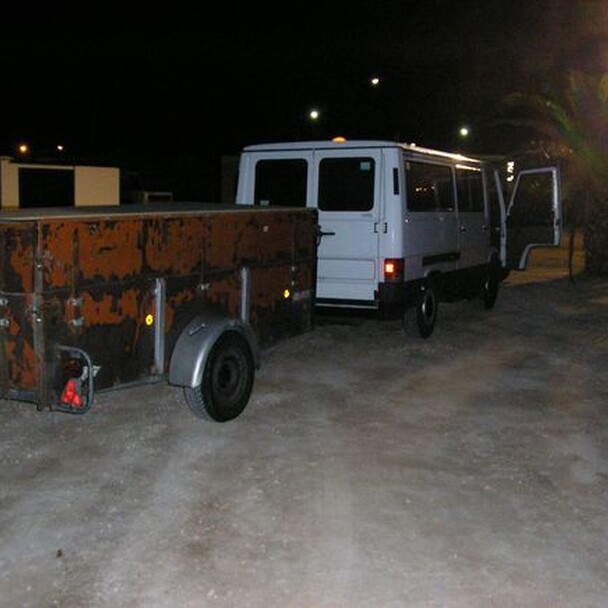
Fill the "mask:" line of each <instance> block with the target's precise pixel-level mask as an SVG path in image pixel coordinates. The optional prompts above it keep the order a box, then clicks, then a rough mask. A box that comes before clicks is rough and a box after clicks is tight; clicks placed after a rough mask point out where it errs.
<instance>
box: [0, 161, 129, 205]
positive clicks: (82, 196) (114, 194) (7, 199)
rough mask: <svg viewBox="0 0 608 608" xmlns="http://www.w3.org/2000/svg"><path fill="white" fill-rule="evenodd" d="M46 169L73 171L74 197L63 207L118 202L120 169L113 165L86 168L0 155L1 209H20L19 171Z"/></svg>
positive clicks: (113, 203)
mask: <svg viewBox="0 0 608 608" xmlns="http://www.w3.org/2000/svg"><path fill="white" fill-rule="evenodd" d="M22 168H24V169H45V170H57V171H66V170H71V171H73V172H74V200H73V201H66V206H71V205H72V202H73V204H74V206H75V207H87V206H93V205H119V204H120V169H118V168H116V167H89V166H83V165H76V166H66V165H44V164H31V163H18V162H13V161H12V159H10V158H7V157H4V158H0V206H1V208H2V209H17V208H19V206H20V204H19V170H20V169H22Z"/></svg>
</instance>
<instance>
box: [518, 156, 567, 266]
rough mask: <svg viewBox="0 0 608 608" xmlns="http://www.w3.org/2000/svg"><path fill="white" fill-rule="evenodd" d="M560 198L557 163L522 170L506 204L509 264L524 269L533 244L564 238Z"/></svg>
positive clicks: (541, 244)
mask: <svg viewBox="0 0 608 608" xmlns="http://www.w3.org/2000/svg"><path fill="white" fill-rule="evenodd" d="M561 233H562V226H561V201H560V188H559V173H558V170H557V168H556V167H543V168H539V169H527V170H523V171H521V172H520V173H519V174H518V176H517V178H516V181H515V186H514V188H513V191H512V194H511V198H510V200H509V205H508V207H507V251H506V258H507V265H508V267H509V268H511V269H514V270H525V268H526V264H527V262H528V256H529V254H530V251H531V250H532V249H533V248H534V247H549V246H557V245H559V244H560V242H561Z"/></svg>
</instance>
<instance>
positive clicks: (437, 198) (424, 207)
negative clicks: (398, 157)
mask: <svg viewBox="0 0 608 608" xmlns="http://www.w3.org/2000/svg"><path fill="white" fill-rule="evenodd" d="M405 173H406V181H407V207H408V210H409V211H438V210H444V211H449V210H453V209H454V182H453V180H452V169H451V168H450V167H446V166H444V165H433V164H430V163H419V162H409V161H406V163H405Z"/></svg>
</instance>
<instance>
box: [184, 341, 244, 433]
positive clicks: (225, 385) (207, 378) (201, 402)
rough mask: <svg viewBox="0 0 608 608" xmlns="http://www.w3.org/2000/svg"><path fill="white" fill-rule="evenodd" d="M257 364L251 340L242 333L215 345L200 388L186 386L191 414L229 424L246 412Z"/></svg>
mask: <svg viewBox="0 0 608 608" xmlns="http://www.w3.org/2000/svg"><path fill="white" fill-rule="evenodd" d="M254 374H255V365H254V362H253V356H252V354H251V349H250V348H249V344H248V343H247V340H246V339H245V338H244V337H243V336H241V335H240V334H239V333H238V332H235V331H230V332H226V333H225V334H223V335H222V336H221V337H220V338H219V339H218V340H217V342H216V343H215V344H214V345H213V348H212V349H211V352H210V354H209V357H208V359H207V363H206V364H205V369H204V371H203V378H202V381H201V383H200V384H199V385H198V386H194V387H185V388H184V395H185V397H186V402H187V403H188V407H189V408H190V410H191V412H192V413H193V414H194V415H195V416H197V417H198V418H203V419H206V420H213V421H215V422H226V421H228V420H232V419H233V418H236V417H237V416H238V415H239V414H241V412H242V411H243V410H244V409H245V406H246V405H247V402H248V401H249V397H250V395H251V390H252V388H253V379H254Z"/></svg>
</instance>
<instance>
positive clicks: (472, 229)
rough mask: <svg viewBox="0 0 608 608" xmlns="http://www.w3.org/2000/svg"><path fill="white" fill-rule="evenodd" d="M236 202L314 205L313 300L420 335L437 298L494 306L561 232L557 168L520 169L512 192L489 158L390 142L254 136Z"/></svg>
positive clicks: (429, 327)
mask: <svg viewBox="0 0 608 608" xmlns="http://www.w3.org/2000/svg"><path fill="white" fill-rule="evenodd" d="M236 202H237V203H238V204H243V205H255V206H261V207H272V206H289V207H313V208H316V209H317V210H318V218H319V248H318V266H317V283H316V301H315V303H316V306H317V307H346V308H360V309H370V310H376V311H378V312H380V313H382V314H383V315H394V314H399V315H404V319H410V320H411V324H412V325H413V327H414V329H415V331H416V332H417V333H419V334H420V335H421V336H423V337H428V336H429V335H430V333H431V332H432V330H433V327H434V324H435V319H436V314H437V304H438V303H439V302H440V301H454V300H457V299H463V298H467V299H471V298H474V297H477V296H480V297H481V298H483V301H484V303H485V305H486V307H487V308H491V307H492V306H493V305H494V302H495V300H496V297H497V294H498V285H499V283H500V282H501V280H502V279H504V278H505V277H506V276H507V274H508V272H509V271H510V270H511V269H518V270H521V269H524V268H525V266H526V261H527V257H528V255H529V252H530V250H531V249H532V248H533V247H538V246H554V245H558V244H559V242H560V239H561V208H560V199H559V174H558V171H557V168H555V167H546V168H539V169H535V170H528V171H525V172H522V173H521V174H520V175H519V176H517V179H516V181H515V187H514V188H513V191H512V196H511V197H510V199H509V200H508V201H507V200H506V197H505V188H504V185H503V184H502V183H501V180H500V177H499V172H498V171H497V170H496V168H495V167H493V166H492V165H490V164H488V163H486V162H484V161H483V160H481V159H477V158H470V157H467V156H463V155H460V154H451V153H448V152H442V151H438V150H431V149H427V148H421V147H418V146H415V145H408V144H401V143H396V142H390V141H351V142H349V141H344V142H322V141H318V142H314V141H313V142H290V143H274V144H266V145H264V144H261V145H254V146H248V147H246V148H245V149H244V150H243V152H242V154H241V159H240V166H239V179H238V186H237V195H236ZM406 325H408V326H409V325H410V323H409V322H408V323H407V324H406Z"/></svg>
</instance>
